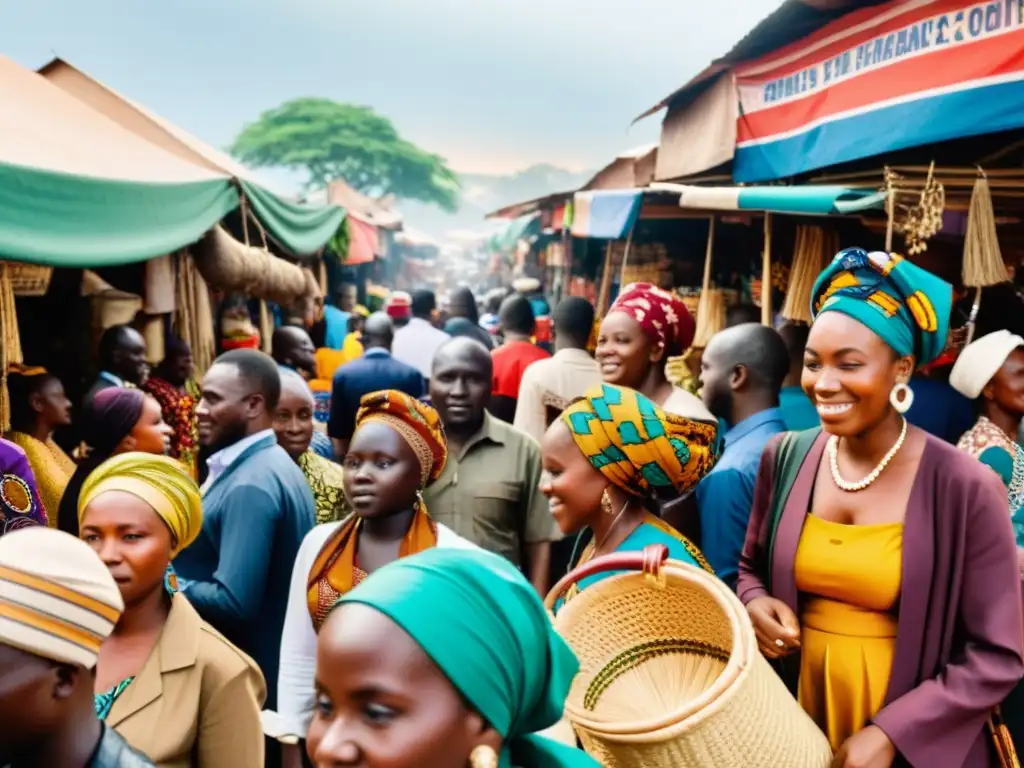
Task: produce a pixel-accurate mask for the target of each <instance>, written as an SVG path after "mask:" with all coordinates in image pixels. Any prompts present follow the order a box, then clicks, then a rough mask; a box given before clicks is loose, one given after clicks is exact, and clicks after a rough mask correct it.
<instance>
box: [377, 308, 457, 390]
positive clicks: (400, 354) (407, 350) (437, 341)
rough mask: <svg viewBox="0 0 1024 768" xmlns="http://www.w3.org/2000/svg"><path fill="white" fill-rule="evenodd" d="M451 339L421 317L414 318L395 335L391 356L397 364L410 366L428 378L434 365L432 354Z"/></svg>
mask: <svg viewBox="0 0 1024 768" xmlns="http://www.w3.org/2000/svg"><path fill="white" fill-rule="evenodd" d="M450 338H451V336H449V335H448V334H447V333H445V332H444V331H439V330H438V329H437V328H435V327H434V326H432V325H431V324H430V323H428V322H427V321H426V320H424V319H423V318H421V317H414V318H413V319H412V320H410V321H409V324H408V325H406V326H405V327H404V328H399V329H398V331H397V332H396V333H395V340H394V342H393V343H392V345H391V356H392V357H393V358H395V360H398V361H399V362H402V363H405V364H406V365H411V366H412V367H413V368H415V369H416V370H417V371H419V372H420V374H421V375H422V376H423V378H424V379H429V378H430V369H431V368H432V367H433V365H434V354H435V353H436V352H437V350H438V348H439V347H440V346H441V345H442V344H444V343H445V342H446V341H448V340H449V339H450Z"/></svg>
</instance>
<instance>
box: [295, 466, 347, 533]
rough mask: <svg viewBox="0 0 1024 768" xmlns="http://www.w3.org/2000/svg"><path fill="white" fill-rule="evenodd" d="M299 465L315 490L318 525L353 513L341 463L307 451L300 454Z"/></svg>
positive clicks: (335, 520)
mask: <svg viewBox="0 0 1024 768" xmlns="http://www.w3.org/2000/svg"><path fill="white" fill-rule="evenodd" d="M299 466H300V467H301V468H302V472H303V474H305V476H306V480H307V481H308V482H309V488H310V490H311V491H313V499H314V500H315V501H316V522H317V525H320V524H321V523H336V522H337V521H338V520H342V519H344V518H345V517H347V516H348V515H349V514H350V513H351V511H352V510H350V509H349V506H348V501H347V500H346V499H345V489H344V487H343V483H344V481H345V473H344V472H343V471H342V469H341V466H340V465H338V464H336V463H335V462H333V461H330V460H329V459H325V458H324V457H323V456H318V455H317V454H315V453H313V452H312V451H306V452H305V453H304V454H302V455H301V456H299Z"/></svg>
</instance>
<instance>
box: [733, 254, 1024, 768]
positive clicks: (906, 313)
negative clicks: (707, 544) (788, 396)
mask: <svg viewBox="0 0 1024 768" xmlns="http://www.w3.org/2000/svg"><path fill="white" fill-rule="evenodd" d="M951 296H952V290H951V287H950V286H949V285H948V284H947V283H945V282H943V281H942V280H940V279H939V278H937V277H935V276H934V275H931V274H929V273H928V272H925V271H924V270H923V269H921V268H920V267H917V266H915V265H914V264H911V263H910V262H908V261H906V260H904V259H903V258H902V257H900V256H898V255H895V254H887V253H867V252H865V251H863V250H861V249H859V248H851V249H848V250H846V251H843V252H841V253H839V254H838V255H837V256H836V258H835V259H834V260H833V261H832V263H831V264H830V265H829V267H828V268H827V269H826V270H825V271H824V272H823V273H822V274H821V275H820V276H819V278H818V280H817V282H816V283H815V286H814V290H813V292H812V309H813V315H814V322H813V324H812V326H811V330H810V334H809V337H808V340H807V346H806V349H805V351H804V368H803V376H802V385H803V389H804V391H805V392H806V393H807V395H808V397H810V398H811V399H812V401H813V402H814V404H815V407H816V408H817V411H818V415H819V416H820V418H821V423H822V429H821V430H819V429H814V430H808V431H806V432H795V433H794V432H791V433H786V434H784V435H782V436H779V437H778V438H775V439H773V441H772V442H771V443H769V445H768V447H767V448H766V450H765V453H764V456H763V458H762V460H761V468H760V472H759V475H758V479H757V485H756V488H755V493H754V505H753V509H752V511H751V517H750V524H749V526H748V528H747V540H746V543H745V546H744V550H743V556H742V558H741V561H740V570H739V579H738V582H737V589H736V591H737V594H738V596H739V598H740V599H741V600H742V601H743V603H744V604H745V605H746V607H747V612H748V614H749V615H750V618H751V621H752V623H753V625H754V629H755V632H756V634H757V640H758V645H759V647H760V648H761V651H762V653H763V654H764V655H765V656H766V657H767V658H770V659H775V660H783V662H784V666H783V669H782V670H781V671H782V672H783V676H784V678H786V679H787V682H789V683H790V685H791V686H793V688H794V689H795V690H796V692H797V694H798V698H799V700H800V703H801V705H802V706H803V707H804V709H805V710H806V711H807V712H808V714H810V716H811V717H812V718H813V719H814V720H815V722H816V723H817V724H818V725H819V726H820V727H821V728H822V730H823V731H824V732H825V733H826V735H827V736H828V738H829V741H830V743H831V744H832V747H833V749H834V750H835V751H836V755H835V759H834V761H833V763H832V768H890V766H894V765H900V766H913V767H914V768H932V767H934V768H938V767H939V766H941V767H942V768H989V766H991V765H992V763H991V750H992V745H991V743H989V742H990V740H991V737H990V735H989V730H988V726H987V721H988V720H989V717H990V715H991V713H992V710H993V707H995V706H996V705H998V704H999V703H1000V702H1001V701H1002V700H1003V699H1004V698H1005V696H1006V695H1007V694H1008V693H1009V692H1010V691H1011V690H1012V689H1013V687H1014V686H1015V685H1016V683H1017V681H1018V680H1019V679H1020V678H1021V676H1022V674H1024V659H1022V654H1024V649H1022V639H1024V638H1022V635H1021V624H1022V621H1024V618H1022V610H1021V588H1020V579H1019V577H1018V573H1017V557H1016V551H1015V549H1016V548H1015V544H1014V539H1013V531H1012V528H1011V525H1010V519H1009V515H1008V514H1007V506H1006V495H1005V491H1004V489H1003V488H1002V486H1001V484H1000V483H999V481H998V478H996V476H995V475H994V474H992V473H991V472H990V471H989V470H988V469H986V468H984V467H982V466H981V465H980V464H979V463H978V462H975V461H974V460H972V459H971V458H970V457H968V456H966V455H964V454H963V453H961V452H959V451H957V450H956V448H955V447H953V446H952V445H949V444H948V443H946V442H944V441H942V440H939V439H938V438H935V437H933V436H931V435H929V434H928V433H926V432H924V431H923V430H920V429H918V428H915V427H911V426H909V425H908V424H907V421H906V418H905V417H904V413H905V412H906V411H907V410H909V408H910V404H911V402H912V400H913V392H912V391H911V389H910V387H909V386H908V385H907V382H908V381H909V380H910V378H911V375H912V374H913V372H914V370H915V369H916V368H917V367H919V366H921V365H924V364H927V363H928V362H930V361H931V360H934V359H935V358H936V357H937V356H938V355H939V354H940V353H941V351H942V349H943V347H944V345H945V340H946V333H947V328H948V322H949V314H950V307H951ZM794 673H795V674H794ZM794 678H795V679H794Z"/></svg>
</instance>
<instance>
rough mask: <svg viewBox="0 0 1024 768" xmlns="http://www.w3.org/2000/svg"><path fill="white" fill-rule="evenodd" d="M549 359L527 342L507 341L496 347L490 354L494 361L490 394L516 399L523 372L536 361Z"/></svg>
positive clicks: (541, 350)
mask: <svg viewBox="0 0 1024 768" xmlns="http://www.w3.org/2000/svg"><path fill="white" fill-rule="evenodd" d="M549 357H551V355H549V354H548V353H547V352H545V351H544V350H543V349H541V348H540V347H537V346H534V345H533V344H531V343H530V342H528V341H509V342H507V343H505V344H503V345H502V346H500V347H498V348H497V349H496V350H494V351H493V352H491V359H492V360H493V361H494V379H493V386H494V388H493V391H492V392H491V394H492V395H495V396H499V397H511V398H512V399H517V398H518V397H519V385H520V384H521V383H522V381H523V371H525V370H526V369H527V368H529V367H530V365H531V364H533V363H535V362H537V361H538V360H544V359H546V358H549Z"/></svg>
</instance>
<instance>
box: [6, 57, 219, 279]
mask: <svg viewBox="0 0 1024 768" xmlns="http://www.w3.org/2000/svg"><path fill="white" fill-rule="evenodd" d="M238 202H239V196H238V191H237V190H236V189H235V188H234V187H233V186H232V184H231V179H230V177H229V176H228V175H226V174H224V173H223V172H218V171H216V170H213V169H211V168H209V167H204V166H202V165H199V164H196V163H193V162H188V161H187V160H185V159H183V158H182V157H180V156H178V155H175V154H173V153H171V152H168V151H166V150H165V149H163V148H161V147H159V146H157V145H154V144H153V143H151V142H149V141H146V140H145V139H143V138H142V137H140V136H138V135H136V134H134V133H132V132H131V131H129V130H127V129H125V128H124V127H122V126H120V125H118V124H117V123H116V122H114V121H113V120H110V119H109V118H107V117H106V116H104V115H102V114H100V113H99V112H97V111H96V110H94V109H92V108H91V107H89V106H87V105H86V104H84V103H83V102H81V101H79V100H78V99H76V98H74V97H72V96H70V95H68V94H67V93H65V92H64V91H63V90H61V89H60V88H58V87H57V86H56V85H54V84H53V83H50V82H48V81H47V80H46V79H45V78H43V77H41V76H40V75H38V74H36V73H35V72H32V71H31V70H28V69H25V68H24V67H21V66H19V65H18V64H15V63H14V62H13V61H11V60H10V59H7V58H4V57H2V56H0V257H2V258H5V259H11V260H16V261H25V262H31V263H36V264H45V265H50V266H57V267H75V266H78V267H81V266H90V267H101V266H109V265H115V264H125V263H129V262H133V261H141V260H144V259H148V258H152V257H154V256H159V255H162V254H166V253H171V252H173V251H175V250H177V249H179V248H182V247H184V246H186V245H188V244H190V243H193V242H195V241H196V240H198V239H199V238H200V237H202V235H203V233H204V232H205V231H206V230H208V229H209V228H210V227H212V226H213V225H214V224H216V223H217V222H218V221H220V220H221V219H222V218H223V217H224V216H225V215H226V214H227V213H228V212H229V211H231V210H232V209H234V208H236V207H237V206H238Z"/></svg>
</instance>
